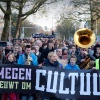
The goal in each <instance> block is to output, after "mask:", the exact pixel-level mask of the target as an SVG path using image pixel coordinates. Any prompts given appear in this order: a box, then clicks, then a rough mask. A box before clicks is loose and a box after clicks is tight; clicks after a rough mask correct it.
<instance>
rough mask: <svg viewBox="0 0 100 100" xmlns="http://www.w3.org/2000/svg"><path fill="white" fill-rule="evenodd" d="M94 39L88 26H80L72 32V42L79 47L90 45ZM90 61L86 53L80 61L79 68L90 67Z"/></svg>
mask: <svg viewBox="0 0 100 100" xmlns="http://www.w3.org/2000/svg"><path fill="white" fill-rule="evenodd" d="M95 40H96V36H95V34H94V33H93V31H92V30H90V29H88V28H82V29H79V30H78V31H76V32H75V34H74V42H75V44H76V45H78V46H79V47H81V48H89V47H91V46H92V45H93V44H94V43H95ZM90 62H91V58H90V57H89V56H88V55H87V56H86V58H85V61H84V62H82V63H81V64H80V65H79V66H80V68H81V69H88V68H90V66H89V64H90Z"/></svg>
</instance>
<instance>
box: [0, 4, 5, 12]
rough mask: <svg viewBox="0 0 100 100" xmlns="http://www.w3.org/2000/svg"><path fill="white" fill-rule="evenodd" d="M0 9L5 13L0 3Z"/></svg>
mask: <svg viewBox="0 0 100 100" xmlns="http://www.w3.org/2000/svg"><path fill="white" fill-rule="evenodd" d="M0 9H1V10H2V12H3V13H5V14H6V11H5V10H4V9H3V7H2V6H1V5H0Z"/></svg>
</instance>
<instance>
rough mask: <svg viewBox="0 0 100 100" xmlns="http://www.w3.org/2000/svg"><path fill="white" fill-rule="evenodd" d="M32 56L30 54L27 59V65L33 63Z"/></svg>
mask: <svg viewBox="0 0 100 100" xmlns="http://www.w3.org/2000/svg"><path fill="white" fill-rule="evenodd" d="M31 61H32V57H30V55H28V57H27V60H26V65H31Z"/></svg>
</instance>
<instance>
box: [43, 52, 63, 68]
mask: <svg viewBox="0 0 100 100" xmlns="http://www.w3.org/2000/svg"><path fill="white" fill-rule="evenodd" d="M57 59H58V56H57V54H56V53H55V52H49V53H48V59H46V60H45V61H44V62H43V65H44V66H47V67H54V68H63V66H62V64H61V63H59V61H58V60H57Z"/></svg>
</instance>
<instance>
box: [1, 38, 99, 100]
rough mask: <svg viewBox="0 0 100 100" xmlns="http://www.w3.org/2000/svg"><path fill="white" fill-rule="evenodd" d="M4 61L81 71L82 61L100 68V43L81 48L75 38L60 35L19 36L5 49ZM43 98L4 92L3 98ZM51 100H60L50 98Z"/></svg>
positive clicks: (92, 67) (26, 99) (19, 99)
mask: <svg viewBox="0 0 100 100" xmlns="http://www.w3.org/2000/svg"><path fill="white" fill-rule="evenodd" d="M2 55H3V57H2V63H3V64H20V65H33V67H43V66H46V67H55V68H61V69H66V70H67V69H70V70H80V69H81V67H80V66H81V64H82V63H84V64H85V62H86V59H85V58H86V57H87V56H88V57H89V58H90V61H89V62H88V63H86V64H85V66H88V67H87V69H99V65H100V60H99V58H100V43H99V42H98V43H95V44H94V45H93V46H91V47H89V48H87V49H86V48H80V47H78V46H77V45H76V44H74V42H72V41H61V40H60V39H56V38H51V39H48V38H32V39H30V40H28V39H24V40H20V39H16V40H14V41H10V42H9V41H8V42H7V46H6V47H3V49H2ZM8 97H9V100H37V99H38V100H40V99H43V100H44V99H45V97H43V98H42V97H40V96H37V95H35V94H32V95H30V94H29V95H28V94H16V93H4V94H2V98H3V100H7V98H8ZM49 100H57V99H53V98H49Z"/></svg>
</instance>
